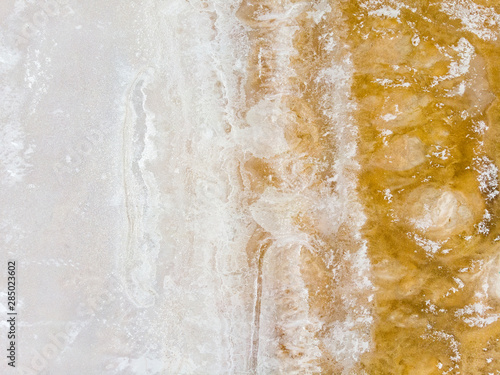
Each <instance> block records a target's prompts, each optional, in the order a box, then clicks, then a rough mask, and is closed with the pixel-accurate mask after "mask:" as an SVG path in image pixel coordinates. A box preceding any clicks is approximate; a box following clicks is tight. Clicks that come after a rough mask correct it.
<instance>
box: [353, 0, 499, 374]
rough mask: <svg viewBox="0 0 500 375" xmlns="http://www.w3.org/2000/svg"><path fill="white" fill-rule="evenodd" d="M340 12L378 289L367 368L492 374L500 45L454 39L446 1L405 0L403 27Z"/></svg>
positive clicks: (455, 25)
mask: <svg viewBox="0 0 500 375" xmlns="http://www.w3.org/2000/svg"><path fill="white" fill-rule="evenodd" d="M484 3H485V4H483V5H490V6H491V5H495V3H494V2H484ZM343 5H344V8H343V13H344V15H345V16H346V19H347V24H348V25H349V26H348V27H349V31H350V32H349V35H348V37H347V38H346V41H347V43H349V45H350V49H351V51H352V56H353V57H352V59H353V62H354V66H355V68H354V69H355V75H354V84H353V94H354V97H355V99H356V101H357V103H358V107H357V109H356V111H355V117H356V120H357V123H358V126H359V133H360V142H359V146H360V153H359V160H360V164H361V165H362V172H361V175H360V179H359V185H358V186H359V192H360V197H361V199H362V200H363V203H364V207H365V212H366V214H367V217H368V220H367V222H366V225H365V226H364V228H363V234H364V235H365V236H366V238H367V239H368V241H369V246H368V249H369V257H370V260H371V261H372V262H373V270H374V278H373V280H374V283H375V286H376V288H377V292H376V294H375V306H374V315H375V317H376V318H375V326H374V331H373V343H374V347H373V349H372V351H371V352H370V353H369V354H367V355H366V356H365V357H364V360H363V364H364V366H365V369H366V370H367V372H368V373H370V374H442V373H453V374H455V373H456V374H458V373H462V374H487V373H495V374H496V373H498V371H500V367H499V364H498V361H497V359H498V358H499V354H500V341H499V340H500V321H498V320H497V319H498V314H499V313H500V304H499V302H500V301H499V300H498V292H497V291H495V289H497V288H498V280H499V275H498V273H499V271H500V267H499V262H498V251H499V246H500V243H499V242H497V241H498V235H499V229H500V228H499V227H498V219H497V218H498V214H499V207H498V203H497V199H495V196H496V194H497V191H496V170H495V168H494V167H491V165H492V164H491V163H494V164H496V165H498V161H499V156H500V154H499V151H500V149H498V141H499V138H498V129H499V123H498V111H499V108H500V107H499V103H498V100H497V95H498V92H499V89H500V76H499V65H498V61H499V57H500V48H499V47H500V46H499V43H498V41H495V42H491V41H484V40H481V39H480V38H478V37H476V36H474V35H472V34H471V33H469V32H464V31H462V30H461V25H460V22H457V21H456V20H455V21H454V20H450V18H448V17H447V16H446V15H443V13H442V12H440V11H439V8H440V2H433V3H429V2H427V1H413V2H405V5H406V6H408V7H402V8H401V9H400V12H401V13H400V16H399V17H398V18H397V19H394V18H388V17H378V16H375V15H374V16H371V15H369V14H368V12H367V10H366V8H365V9H363V7H362V6H361V4H360V3H357V2H355V1H348V2H344V4H343ZM496 5H497V6H498V4H496ZM411 8H413V9H411ZM497 10H498V7H497ZM461 64H462V65H469V66H467V67H465V68H464V69H463V70H461V69H460V65H461ZM453 69H455V70H456V71H457V73H456V74H454V72H453ZM450 73H451V74H450ZM437 77H443V78H442V79H441V78H437ZM436 78H437V79H436ZM478 126H482V127H483V128H482V129H480V128H478ZM410 137H411V138H410ZM402 139H405V140H406V141H405V142H402V141H401V140H402ZM409 139H412V140H413V143H414V145H413V146H411V145H408V142H409V141H408V140H409ZM383 155H385V156H386V157H385V158H384V157H383ZM423 155H425V157H423ZM488 165H489V166H490V167H488ZM487 168H493V170H490V171H491V175H492V179H491V180H490V181H489V183H490V185H488V183H487V182H485V180H484V175H482V176H481V173H485V172H484V171H485V169H487ZM486 173H488V172H486ZM485 213H486V214H485Z"/></svg>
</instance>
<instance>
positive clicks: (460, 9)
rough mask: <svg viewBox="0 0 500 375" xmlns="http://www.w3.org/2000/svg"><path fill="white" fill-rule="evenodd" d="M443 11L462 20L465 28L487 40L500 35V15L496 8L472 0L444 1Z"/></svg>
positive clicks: (493, 39) (492, 39) (453, 17)
mask: <svg viewBox="0 0 500 375" xmlns="http://www.w3.org/2000/svg"><path fill="white" fill-rule="evenodd" d="M441 11H442V12H444V13H446V14H447V15H448V16H450V18H452V19H455V20H456V19H458V20H460V21H461V22H462V25H463V28H464V29H465V30H467V31H469V32H471V33H473V34H475V35H476V36H478V37H479V38H481V39H483V40H486V41H495V40H497V38H498V35H499V30H500V29H499V25H500V15H499V14H497V13H496V12H495V9H494V8H491V7H485V6H482V5H479V4H476V3H475V2H474V1H472V0H454V1H443V2H442V3H441Z"/></svg>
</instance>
